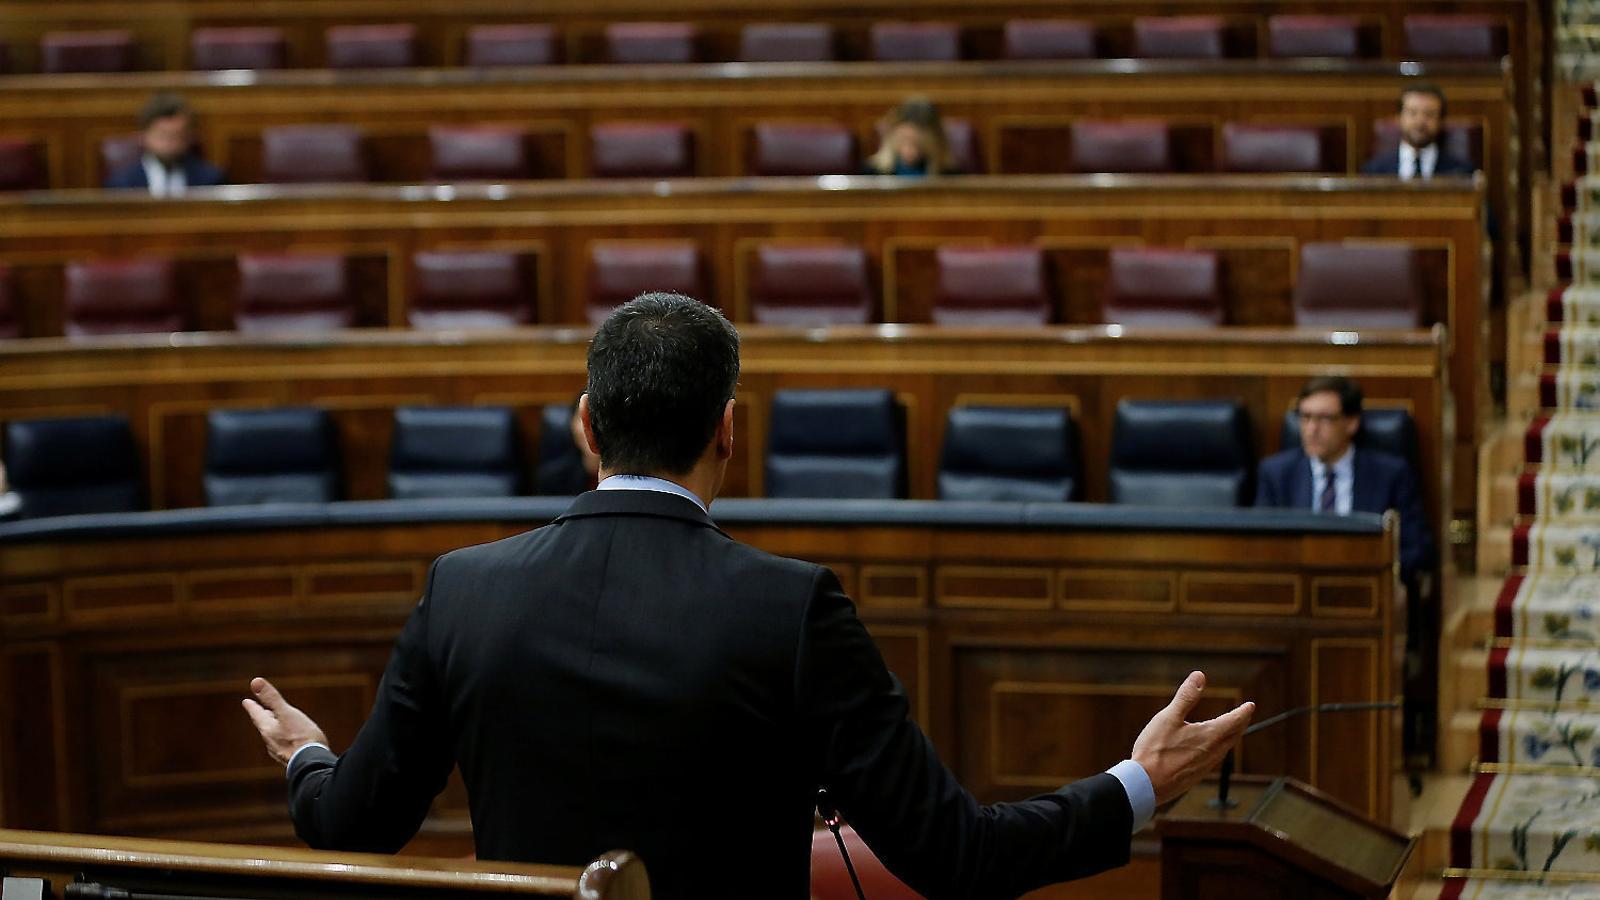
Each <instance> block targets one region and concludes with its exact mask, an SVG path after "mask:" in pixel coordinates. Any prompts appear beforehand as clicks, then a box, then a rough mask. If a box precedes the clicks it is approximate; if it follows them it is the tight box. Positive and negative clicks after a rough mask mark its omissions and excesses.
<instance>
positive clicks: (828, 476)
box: [766, 390, 906, 500]
mask: <svg viewBox="0 0 1600 900" xmlns="http://www.w3.org/2000/svg"><path fill="white" fill-rule="evenodd" d="M766 495H767V496H768V497H832V498H856V499H876V500H893V499H896V498H902V497H904V496H905V495H906V476H905V415H904V413H903V411H902V410H901V408H900V406H899V404H898V403H896V402H895V399H894V394H893V393H892V392H890V391H888V390H822V391H808V390H798V391H796V390H790V391H778V392H776V393H775V394H773V397H772V429H771V431H770V432H769V434H768V438H767V486H766Z"/></svg>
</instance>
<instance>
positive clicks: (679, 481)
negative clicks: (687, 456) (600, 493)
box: [599, 466, 717, 508]
mask: <svg viewBox="0 0 1600 900" xmlns="http://www.w3.org/2000/svg"><path fill="white" fill-rule="evenodd" d="M613 475H637V476H639V477H642V478H659V479H661V480H662V481H670V482H672V483H673V484H675V485H677V486H679V487H681V488H684V489H685V490H687V491H688V492H689V493H691V494H694V495H695V496H696V497H699V498H700V504H701V505H702V506H705V507H707V508H710V506H711V501H712V500H715V499H716V498H717V479H716V476H715V474H713V473H711V472H708V471H705V467H704V466H696V467H694V468H693V469H690V470H689V471H688V472H614V471H612V470H610V469H607V468H606V467H605V466H601V467H600V476H599V480H600V481H605V480H606V479H607V478H610V477H611V476H613Z"/></svg>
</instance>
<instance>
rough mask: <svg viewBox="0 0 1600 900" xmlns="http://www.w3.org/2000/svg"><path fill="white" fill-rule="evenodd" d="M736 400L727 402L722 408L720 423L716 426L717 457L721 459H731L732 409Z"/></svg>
mask: <svg viewBox="0 0 1600 900" xmlns="http://www.w3.org/2000/svg"><path fill="white" fill-rule="evenodd" d="M737 402H738V401H737V400H731V399H730V400H729V401H728V403H727V405H726V406H724V407H722V422H721V424H719V425H718V426H717V456H718V457H719V458H721V459H732V458H733V407H734V404H736V403H737Z"/></svg>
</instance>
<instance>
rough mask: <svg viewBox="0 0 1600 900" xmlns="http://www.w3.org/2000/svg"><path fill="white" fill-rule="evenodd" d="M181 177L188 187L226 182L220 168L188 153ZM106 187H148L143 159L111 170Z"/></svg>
mask: <svg viewBox="0 0 1600 900" xmlns="http://www.w3.org/2000/svg"><path fill="white" fill-rule="evenodd" d="M183 179H184V183H185V184H186V185H187V186H188V187H211V186H213V185H218V184H227V183H228V179H227V176H225V175H223V174H222V170H221V169H219V168H217V167H216V166H214V165H212V164H211V163H208V162H206V160H205V158H204V157H201V156H198V155H196V154H193V153H191V154H189V155H188V156H185V157H184V158H183ZM105 186H106V187H107V188H149V187H150V179H149V178H147V177H146V176H145V174H144V161H143V159H140V160H139V161H138V162H135V163H134V164H133V165H130V166H128V167H126V168H124V169H122V170H121V171H118V172H112V173H111V175H110V176H108V177H107V178H106V184H105Z"/></svg>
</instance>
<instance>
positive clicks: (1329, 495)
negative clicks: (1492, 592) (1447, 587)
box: [1256, 376, 1434, 579]
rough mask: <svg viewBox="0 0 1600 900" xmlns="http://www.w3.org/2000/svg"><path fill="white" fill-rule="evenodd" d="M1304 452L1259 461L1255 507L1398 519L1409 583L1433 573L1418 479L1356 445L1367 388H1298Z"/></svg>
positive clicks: (1334, 379)
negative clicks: (1393, 514)
mask: <svg viewBox="0 0 1600 900" xmlns="http://www.w3.org/2000/svg"><path fill="white" fill-rule="evenodd" d="M1296 410H1297V411H1298V413H1299V415H1300V446H1299V447H1297V448H1294V449H1291V450H1284V451H1282V452H1280V453H1276V454H1273V455H1272V456H1269V457H1267V458H1266V459H1264V460H1262V462H1261V469H1260V471H1259V472H1258V473H1257V477H1256V506H1281V507H1288V508H1291V509H1314V510H1319V511H1322V512H1327V513H1334V514H1338V515H1345V514H1348V513H1350V512H1351V511H1357V512H1374V513H1381V512H1385V511H1387V510H1391V509H1393V510H1398V511H1399V513H1400V570H1401V573H1402V574H1403V575H1405V576H1406V577H1407V578H1408V579H1409V578H1410V576H1412V575H1413V574H1417V573H1422V572H1426V571H1427V570H1428V569H1430V568H1431V567H1432V566H1433V561H1434V547H1433V537H1432V533H1431V532H1430V531H1429V530H1428V521H1427V517H1426V516H1424V515H1423V513H1422V498H1421V497H1420V496H1419V494H1418V492H1417V485H1416V478H1415V477H1414V476H1413V475H1412V473H1411V466H1410V464H1409V463H1407V462H1406V461H1405V460H1404V459H1401V458H1400V457H1398V456H1394V455H1392V454H1389V453H1384V452H1382V451H1379V450H1372V449H1367V448H1358V447H1356V446H1355V438H1356V433H1357V432H1359V431H1360V430H1361V387H1360V386H1359V385H1357V384H1356V383H1355V382H1354V381H1351V380H1350V379H1348V378H1343V377H1340V376H1324V377H1318V378H1313V379H1311V380H1310V381H1308V382H1306V385H1305V387H1303V388H1301V389H1300V400H1299V403H1298V404H1297V406H1296Z"/></svg>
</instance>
